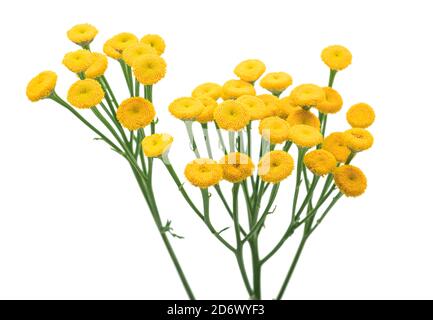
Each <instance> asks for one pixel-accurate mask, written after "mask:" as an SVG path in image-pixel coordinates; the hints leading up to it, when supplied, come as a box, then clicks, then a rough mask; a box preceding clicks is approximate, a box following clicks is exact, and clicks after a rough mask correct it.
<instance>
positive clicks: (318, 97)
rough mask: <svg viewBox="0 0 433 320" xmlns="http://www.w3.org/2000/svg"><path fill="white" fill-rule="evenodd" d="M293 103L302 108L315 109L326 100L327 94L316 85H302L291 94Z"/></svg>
mask: <svg viewBox="0 0 433 320" xmlns="http://www.w3.org/2000/svg"><path fill="white" fill-rule="evenodd" d="M290 97H291V99H292V103H293V104H294V105H296V106H300V107H307V108H309V107H314V106H316V105H318V104H319V103H321V102H322V101H323V100H325V92H324V91H323V89H322V88H321V87H319V86H316V85H315V84H301V85H299V86H297V87H296V88H294V89H293V90H292V92H291V93H290Z"/></svg>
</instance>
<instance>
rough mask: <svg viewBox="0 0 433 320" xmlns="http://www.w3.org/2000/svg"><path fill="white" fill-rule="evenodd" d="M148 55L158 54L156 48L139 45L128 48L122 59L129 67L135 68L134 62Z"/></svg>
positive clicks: (124, 51)
mask: <svg viewBox="0 0 433 320" xmlns="http://www.w3.org/2000/svg"><path fill="white" fill-rule="evenodd" d="M147 54H156V55H157V54H158V51H156V49H155V48H153V47H151V46H150V45H148V44H144V43H137V44H134V45H132V46H129V47H127V48H126V49H125V50H123V52H122V59H123V61H125V63H126V64H127V65H128V66H131V67H132V66H133V64H134V62H135V61H136V60H137V59H138V58H140V57H142V56H145V55H147Z"/></svg>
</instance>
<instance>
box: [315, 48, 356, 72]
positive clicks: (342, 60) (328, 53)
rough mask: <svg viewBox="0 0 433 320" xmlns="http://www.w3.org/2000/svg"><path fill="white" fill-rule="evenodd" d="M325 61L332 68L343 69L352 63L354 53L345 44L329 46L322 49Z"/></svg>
mask: <svg viewBox="0 0 433 320" xmlns="http://www.w3.org/2000/svg"><path fill="white" fill-rule="evenodd" d="M322 60H323V62H324V63H325V64H326V65H327V66H328V67H329V68H331V69H332V70H337V71H338V70H343V69H345V68H346V67H347V66H349V65H350V64H351V63H352V54H351V53H350V51H349V50H348V49H347V48H345V47H343V46H329V47H327V48H325V49H323V51H322Z"/></svg>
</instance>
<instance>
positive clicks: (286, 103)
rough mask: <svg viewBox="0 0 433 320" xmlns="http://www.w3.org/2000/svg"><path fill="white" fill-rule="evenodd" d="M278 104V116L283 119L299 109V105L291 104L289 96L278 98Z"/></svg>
mask: <svg viewBox="0 0 433 320" xmlns="http://www.w3.org/2000/svg"><path fill="white" fill-rule="evenodd" d="M278 106H279V109H278V116H279V117H280V118H283V119H287V117H288V116H290V114H291V113H292V112H294V111H296V110H299V109H301V107H298V106H296V105H294V104H293V101H292V98H291V97H290V96H288V97H284V98H281V99H279V103H278Z"/></svg>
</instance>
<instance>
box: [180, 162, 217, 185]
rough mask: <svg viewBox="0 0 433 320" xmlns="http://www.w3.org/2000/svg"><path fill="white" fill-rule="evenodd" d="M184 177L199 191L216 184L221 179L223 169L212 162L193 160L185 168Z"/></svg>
mask: <svg viewBox="0 0 433 320" xmlns="http://www.w3.org/2000/svg"><path fill="white" fill-rule="evenodd" d="M185 177H186V178H187V179H188V181H189V182H190V183H191V184H192V185H194V186H196V187H199V188H201V189H206V188H209V187H211V186H213V185H216V184H218V183H219V182H220V181H221V180H222V178H223V169H222V168H221V166H220V165H219V164H218V163H217V162H216V161H214V160H211V159H205V158H200V159H195V160H194V161H191V162H190V163H188V164H187V165H186V167H185Z"/></svg>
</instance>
